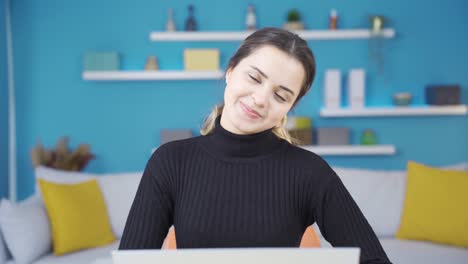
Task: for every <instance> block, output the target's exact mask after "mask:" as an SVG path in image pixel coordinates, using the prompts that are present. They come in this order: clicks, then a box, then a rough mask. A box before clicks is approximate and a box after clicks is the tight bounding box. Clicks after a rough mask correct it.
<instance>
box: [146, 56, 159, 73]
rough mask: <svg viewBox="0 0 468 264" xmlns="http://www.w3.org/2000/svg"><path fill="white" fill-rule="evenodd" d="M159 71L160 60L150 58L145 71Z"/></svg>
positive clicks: (154, 57)
mask: <svg viewBox="0 0 468 264" xmlns="http://www.w3.org/2000/svg"><path fill="white" fill-rule="evenodd" d="M157 70H159V66H158V60H157V59H156V56H148V59H146V64H145V71H157Z"/></svg>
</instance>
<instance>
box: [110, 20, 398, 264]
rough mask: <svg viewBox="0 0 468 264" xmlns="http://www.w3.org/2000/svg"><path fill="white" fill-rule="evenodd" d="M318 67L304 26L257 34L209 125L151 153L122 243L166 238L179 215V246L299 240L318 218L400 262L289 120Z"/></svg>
mask: <svg viewBox="0 0 468 264" xmlns="http://www.w3.org/2000/svg"><path fill="white" fill-rule="evenodd" d="M314 76H315V59H314V56H313V54H312V52H311V50H310V49H309V48H308V46H307V43H306V42H305V41H304V40H303V39H301V38H300V37H299V36H298V35H296V34H294V33H291V32H289V31H286V30H282V29H276V28H264V29H261V30H258V31H256V32H254V33H252V34H251V35H250V36H249V37H247V38H246V39H245V40H244V42H243V44H242V45H241V46H240V48H239V49H238V50H237V52H236V54H235V55H234V56H233V57H232V58H231V60H230V62H229V65H228V69H227V71H226V76H225V77H226V88H225V93H224V102H223V103H222V104H220V105H218V106H216V107H215V108H214V110H213V112H212V113H211V114H210V115H209V116H208V117H207V119H206V120H205V123H204V124H203V127H202V130H201V134H202V135H201V136H198V137H193V138H190V139H185V140H179V141H173V142H169V143H167V144H164V145H162V146H160V147H159V148H158V149H157V150H156V151H155V153H154V154H153V155H152V157H151V158H150V160H149V161H148V163H147V165H146V168H145V171H144V173H143V177H142V179H141V182H140V185H139V188H138V191H137V194H136V196H135V200H134V202H133V205H132V208H131V210H130V214H129V216H128V219H127V223H126V226H125V231H124V234H123V237H122V240H121V242H120V247H119V249H150V248H160V247H161V245H162V243H163V240H164V238H165V237H166V235H167V232H168V229H169V228H170V226H172V225H174V227H175V229H176V235H177V247H178V248H212V247H213V248H214V247H217V248H220V247H298V246H299V243H300V241H301V238H302V234H303V233H304V230H305V229H306V228H307V227H308V226H310V225H312V224H313V223H315V222H317V224H318V226H319V227H320V230H321V233H322V234H323V236H324V238H325V239H326V240H327V241H329V242H330V243H331V244H332V245H333V246H349V247H360V248H361V263H390V261H389V260H388V258H387V256H386V254H385V252H384V250H383V249H382V246H381V245H380V243H379V240H378V239H377V237H376V235H375V233H374V231H373V230H372V228H371V227H370V225H369V223H368V222H367V220H366V219H365V217H364V216H363V214H362V213H361V211H360V209H359V208H358V206H357V205H356V203H355V202H354V200H353V199H352V197H351V196H350V194H349V192H348V191H347V190H346V188H345V187H344V185H343V183H342V182H341V180H340V178H339V177H338V176H337V175H336V174H335V172H334V171H333V170H332V169H331V168H330V166H329V165H328V164H327V163H326V162H325V161H324V160H323V159H322V158H321V157H319V156H318V155H316V154H314V153H312V152H309V151H306V150H303V149H302V148H299V147H297V146H295V145H294V144H292V143H293V142H292V139H291V137H290V136H289V135H288V133H287V131H286V129H285V124H286V115H287V114H288V112H289V111H290V110H291V108H293V107H294V106H295V105H296V104H297V102H298V101H299V100H300V99H301V98H302V97H303V96H304V95H305V94H306V92H307V91H308V90H309V89H310V86H311V84H312V82H313V80H314Z"/></svg>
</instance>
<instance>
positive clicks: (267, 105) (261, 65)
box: [221, 45, 305, 135]
mask: <svg viewBox="0 0 468 264" xmlns="http://www.w3.org/2000/svg"><path fill="white" fill-rule="evenodd" d="M304 78H305V71H304V68H303V66H302V64H301V63H300V62H299V61H298V60H297V59H295V58H293V57H291V56H289V55H288V54H287V53H285V52H283V51H281V50H279V49H277V48H275V47H273V46H267V45H266V46H263V47H260V48H258V49H257V50H256V51H254V52H253V53H252V54H250V55H249V56H248V57H245V58H244V59H242V60H241V61H240V62H239V63H238V64H237V66H236V67H235V68H233V69H228V71H227V72H226V89H225V91H224V109H223V113H222V116H221V125H222V126H223V128H224V129H226V130H228V131H230V132H232V133H235V134H239V135H247V134H253V133H258V132H261V131H264V130H267V129H270V128H273V127H275V126H279V125H280V123H281V119H282V118H283V117H284V116H286V114H287V113H288V111H289V110H290V109H291V107H292V105H293V104H294V102H295V100H296V98H297V96H298V94H299V91H300V89H301V85H302V83H303V81H304Z"/></svg>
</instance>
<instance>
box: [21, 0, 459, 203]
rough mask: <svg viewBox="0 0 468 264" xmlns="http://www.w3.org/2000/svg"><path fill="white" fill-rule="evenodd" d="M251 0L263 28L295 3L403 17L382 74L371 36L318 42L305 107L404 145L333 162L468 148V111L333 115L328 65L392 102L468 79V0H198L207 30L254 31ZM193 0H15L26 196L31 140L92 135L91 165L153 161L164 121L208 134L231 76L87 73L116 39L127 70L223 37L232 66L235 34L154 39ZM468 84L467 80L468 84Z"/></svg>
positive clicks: (323, 17)
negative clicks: (360, 72) (247, 24)
mask: <svg viewBox="0 0 468 264" xmlns="http://www.w3.org/2000/svg"><path fill="white" fill-rule="evenodd" d="M249 2H252V3H253V4H254V5H255V6H256V9H257V21H258V24H259V26H260V27H264V26H281V25H282V23H283V22H284V18H285V13H286V10H288V9H289V8H293V7H299V8H300V9H301V10H302V15H303V17H304V22H305V24H306V26H307V27H308V28H314V29H318V28H320V29H324V28H326V27H327V15H328V12H329V10H330V9H331V8H333V7H335V8H337V9H338V11H339V14H340V21H339V24H340V26H341V27H343V28H356V27H367V25H368V20H367V16H368V15H369V14H374V13H381V14H384V15H386V16H388V17H390V18H391V26H392V27H394V28H395V29H396V31H397V38H395V39H393V40H390V41H388V42H386V43H385V55H386V57H385V73H384V74H383V75H377V74H376V70H375V67H373V65H372V63H371V62H370V61H369V59H368V53H367V50H368V43H367V41H365V40H349V41H311V42H310V45H311V47H312V49H313V50H314V52H315V54H316V59H317V65H318V75H317V79H316V82H315V83H314V85H313V88H312V91H311V92H310V93H309V94H308V95H307V96H306V97H305V98H304V99H303V101H302V102H301V103H300V104H299V105H298V107H297V108H296V109H295V110H294V112H293V114H298V115H307V116H311V117H312V118H313V119H314V124H315V125H316V126H348V127H351V128H352V131H353V137H352V139H353V142H352V143H357V142H358V136H359V133H360V132H361V131H362V130H363V129H364V128H368V127H370V128H374V129H375V130H376V132H377V134H378V137H379V142H380V143H382V144H395V145H396V147H397V150H398V154H397V155H395V156H390V157H341V158H327V160H328V161H329V162H331V163H332V164H333V165H342V166H355V167H367V168H404V167H405V164H406V161H407V160H408V159H412V160H417V161H420V162H425V163H428V164H432V165H444V164H451V163H456V162H460V161H465V160H467V159H468V148H467V143H466V138H465V137H464V136H465V135H467V134H468V120H467V118H466V116H464V117H406V118H401V117H398V118H397V117H395V118H365V119H359V118H352V119H323V118H319V116H318V112H319V108H320V106H321V105H322V97H323V96H322V91H321V90H322V81H323V73H324V70H325V69H327V68H339V69H341V70H342V71H343V72H345V73H346V72H347V71H348V70H349V69H351V68H354V67H363V68H365V69H366V70H367V72H368V99H367V101H368V104H369V105H383V104H390V103H391V100H390V98H391V95H392V94H393V93H395V92H399V91H410V92H412V93H413V94H414V95H415V96H416V98H415V100H416V103H422V102H423V88H424V86H425V85H427V84H430V83H459V84H461V85H462V87H464V88H466V87H467V86H468V75H467V74H466V61H467V59H468V50H466V48H462V47H467V46H468V36H467V34H466V25H467V23H468V18H467V17H466V15H465V14H464V12H465V11H466V10H468V4H467V2H466V1H463V0H456V1H443V0H437V1H432V2H431V5H428V4H427V1H404V0H396V1H372V0H366V1H307V0H297V1H275V2H273V3H272V2H271V1H252V0H249V1H206V0H205V1H197V2H196V5H195V14H196V17H197V18H198V23H199V29H200V30H242V29H243V24H244V17H245V10H246V6H247V4H248V3H249ZM190 3H193V1H170V2H169V1H154V0H152V1H137V2H129V1H123V0H120V1H116V0H112V1H111V0H107V1H91V0H83V1H75V2H70V1H67V2H62V1H52V0H43V1H39V2H38V1H32V0H24V1H13V3H12V19H13V21H12V23H13V38H14V39H13V41H14V55H15V72H16V76H15V82H16V93H17V111H18V112H17V119H18V120H17V122H18V125H17V126H18V127H17V130H18V134H17V138H18V192H19V193H18V195H19V198H24V197H25V196H27V195H28V194H30V193H31V192H32V190H33V174H32V166H31V162H30V157H29V151H30V149H31V148H32V147H33V146H34V145H35V144H36V143H37V142H38V141H39V140H40V141H42V142H43V143H44V144H45V145H46V146H48V147H52V146H54V145H55V143H56V141H57V139H58V138H59V137H61V136H63V135H68V136H70V138H71V143H72V146H76V145H77V144H78V143H81V142H87V143H90V144H91V145H92V150H93V152H94V153H95V154H96V155H97V159H96V160H94V161H92V162H91V163H90V165H89V166H88V168H87V170H89V171H95V172H104V171H106V172H113V171H126V170H142V169H143V167H144V165H145V163H146V161H147V159H148V157H149V155H150V149H151V148H152V147H154V146H157V145H158V144H159V131H160V130H161V129H163V128H190V129H192V130H193V131H194V133H196V134H198V128H199V126H200V123H201V121H202V119H203V117H204V116H205V115H206V114H208V112H209V111H210V109H211V107H212V106H213V105H214V104H215V103H217V102H219V101H220V100H221V99H222V94H223V88H224V86H223V82H222V81H160V82H89V81H83V80H82V79H81V71H82V55H83V53H84V52H85V51H87V50H116V51H119V52H121V54H122V69H141V68H142V67H143V65H144V63H145V59H146V57H147V56H148V55H157V56H158V60H159V64H160V67H161V69H182V67H183V66H182V52H183V49H184V48H185V47H219V48H220V49H221V52H222V56H221V59H222V66H223V67H225V65H226V63H227V59H228V58H229V56H230V55H232V54H233V52H234V51H235V49H236V47H237V46H238V45H239V43H238V42H232V43H190V42H189V43H152V42H150V41H149V33H150V31H152V30H159V31H160V30H163V29H164V24H165V20H166V12H167V9H168V8H169V7H173V8H174V10H175V19H176V22H177V27H178V28H179V29H180V28H182V27H183V21H184V19H185V17H186V14H187V12H186V6H187V5H188V4H190ZM465 94H466V91H465Z"/></svg>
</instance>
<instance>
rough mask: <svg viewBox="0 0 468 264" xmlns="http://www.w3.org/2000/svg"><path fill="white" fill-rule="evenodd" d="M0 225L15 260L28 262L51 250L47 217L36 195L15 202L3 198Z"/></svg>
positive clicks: (0, 208) (0, 205)
mask: <svg viewBox="0 0 468 264" xmlns="http://www.w3.org/2000/svg"><path fill="white" fill-rule="evenodd" d="M0 227H1V229H2V233H3V236H4V239H5V242H6V244H7V246H8V248H9V251H10V252H11V254H12V257H13V258H14V259H15V262H16V263H31V262H33V261H34V260H36V259H37V258H38V257H40V256H42V255H44V254H46V253H47V252H50V251H51V248H52V240H51V235H50V226H49V221H48V218H47V213H46V210H45V208H44V206H43V204H42V203H41V201H40V199H39V198H38V197H32V198H31V199H28V200H26V201H24V202H21V203H17V204H14V203H12V202H10V201H8V200H5V199H3V200H2V201H1V203H0Z"/></svg>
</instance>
